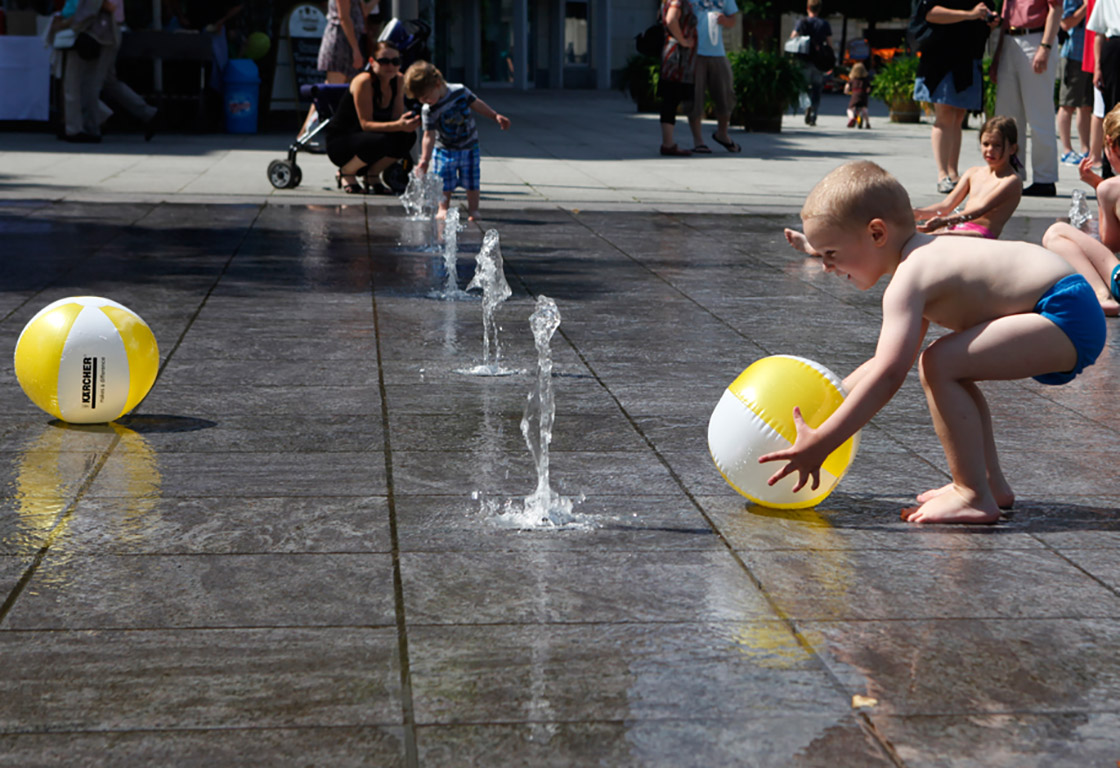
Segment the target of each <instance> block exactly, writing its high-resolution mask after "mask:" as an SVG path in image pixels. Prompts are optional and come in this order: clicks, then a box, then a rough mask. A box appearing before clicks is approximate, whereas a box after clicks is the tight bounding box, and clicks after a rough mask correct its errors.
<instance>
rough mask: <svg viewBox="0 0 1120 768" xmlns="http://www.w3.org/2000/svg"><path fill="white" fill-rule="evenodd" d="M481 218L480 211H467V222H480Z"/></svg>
mask: <svg viewBox="0 0 1120 768" xmlns="http://www.w3.org/2000/svg"><path fill="white" fill-rule="evenodd" d="M480 218H482V217H481V216H479V215H478V211H467V221H478V220H479V219H480Z"/></svg>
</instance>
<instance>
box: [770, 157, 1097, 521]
mask: <svg viewBox="0 0 1120 768" xmlns="http://www.w3.org/2000/svg"><path fill="white" fill-rule="evenodd" d="M801 220H802V223H803V226H804V234H801V233H800V232H795V231H793V230H789V229H787V230H786V231H785V234H786V238H787V240H789V242H790V244H791V245H792V246H793V247H794V248H797V249H798V250H801V251H803V252H805V253H806V254H808V255H809V256H811V257H813V258H817V259H820V260H821V263H822V266H823V267H824V270H825V271H826V272H833V273H835V274H836V275H838V276H839V277H842V278H844V279H846V280H850V281H851V282H852V283H853V284H854V285H855V286H856V287H857V288H859V289H860V290H866V289H868V288H870V287H871V286H873V285H875V283H876V282H878V280H879V278H881V277H883V276H884V275H889V276H890V282H889V283H888V285H887V287H886V289H885V291H884V292H883V323H882V327H881V329H880V331H879V341H878V343H877V345H876V348H875V355H874V356H873V357H872V358H871V359H870V360H868V361H866V362H865V363H863V364H862V365H860V366H859V367H858V368H857V369H856V370H855V371H853V372H852V373H851V374H850V375H849V376H848V377H847V378H846V379H845V380H844V387H845V389H846V390H847V391H848V393H849V394H848V397H847V399H846V400H845V401H844V402H843V404H842V405H841V406H840V407H839V408H838V409H837V410H836V412H835V413H833V414H832V416H830V417H829V418H828V420H827V421H825V422H824V423H823V424H821V426H820V427H819V428H817V429H812V428H810V427H809V426H807V425H806V424H805V422H804V421H803V420H802V419H801V414H800V412H799V411H798V410H797V409H794V420H795V422H796V424H797V440H796V441H795V442H794V444H793V446H791V447H790V448H788V449H786V450H782V451H775V452H774V453H770V454H767V455H766V456H763V457H761V458H760V459H759V461H760V462H768V461H774V462H779V461H780V462H785V464H784V465H782V467H781V468H780V469H778V471H777V472H775V473H774V475H773V476H772V477H771V478H770V481H769V482H770V484H771V485H772V484H774V483H776V482H777V481H778V480H780V479H781V478H783V477H785V476H786V475H789V474H791V473H794V472H796V473H798V480H797V488H801V487H803V486H804V485H805V484H806V483H807V482H809V481H810V479H811V480H812V483H813V486H812V487H814V488H816V487H817V485H818V483H819V479H820V467H821V463H822V462H823V461H824V459H825V457H827V456H828V455H829V454H830V453H832V451H834V450H835V449H836V448H837V447H839V446H840V445H841V444H842V443H843V442H844V441H845V440H847V439H848V438H849V437H850V436H851V435H852V434H853V433H854V432H855V431H856V430H858V429H860V428H861V427H863V425H864V424H866V423H867V422H868V420H869V419H871V417H872V416H873V415H875V413H877V412H878V411H879V409H880V408H882V407H883V406H884V405H885V404H886V403H887V401H888V400H890V399H891V397H892V396H893V395H894V393H895V392H896V391H897V390H898V388H899V387H900V386H901V385H902V382H903V380H904V379H905V378H906V374H907V371H909V369H910V366H912V365H913V364H914V360H915V358H918V357H919V355H918V353H919V351H920V350H921V345H922V340H923V338H924V337H925V334H926V330H927V329H928V328H929V324H930V323H935V324H937V325H940V326H942V327H944V328H947V329H949V330H950V331H952V333H950V334H948V335H946V336H943V337H941V338H939V339H937V340H936V341H934V342H933V343H932V344H930V345H929V346H928V347H927V348H926V349H925V351H923V352H921V356H920V359H919V360H918V369H919V373H920V374H921V380H922V387H923V388H924V389H925V393H926V400H927V401H928V403H929V409H930V413H931V414H932V416H933V423H934V427H935V428H936V430H937V436H938V438H939V439H940V440H941V445H942V447H943V448H944V450H945V457H946V459H947V460H948V464H949V471H950V473H951V474H952V478H953V481H952V482H951V483H950V484H948V485H946V486H945V487H943V488H937V489H933V490H929V491H926V492H924V493H922V494H920V495H919V496H918V497H917V501H918V505H917V506H914V507H909V508H907V509H904V510H903V511H902V517H903V519H904V520H909V521H911V522H916V523H930V522H938V523H994V522H996V521H997V520H998V519H999V516H1000V508H1001V507H1009V506H1010V505H1011V504H1012V503H1013V502H1014V494H1013V493H1012V491H1011V487H1010V486H1009V485H1008V483H1007V480H1006V479H1005V478H1004V476H1003V472H1002V471H1001V470H1000V466H999V460H998V458H997V456H996V447H995V440H994V439H993V437H992V420H991V414H990V413H989V411H988V406H987V403H986V402H985V400H984V396H983V395H982V394H981V392H980V389H979V387H978V386H977V382H979V381H986V380H1007V379H1022V378H1027V377H1033V378H1035V379H1036V380H1038V381H1040V382H1042V383H1044V384H1064V383H1065V382H1067V381H1070V380H1071V379H1073V378H1074V377H1075V376H1076V375H1077V374H1078V373H1080V372H1081V371H1082V369H1084V368H1085V367H1086V366H1088V365H1091V364H1092V363H1093V362H1094V361H1095V360H1096V359H1097V355H1099V354H1100V352H1101V350H1102V349H1103V347H1104V341H1105V321H1104V314H1103V313H1102V312H1101V308H1100V303H1099V302H1098V301H1097V297H1096V294H1095V293H1094V291H1093V289H1092V288H1091V287H1090V286H1089V284H1088V283H1087V282H1086V281H1085V278H1083V277H1082V276H1081V275H1079V274H1077V273H1076V272H1075V271H1074V269H1073V268H1072V267H1071V266H1070V265H1069V264H1068V263H1067V262H1066V261H1065V260H1064V259H1063V258H1062V257H1060V256H1058V255H1057V254H1055V253H1052V252H1050V251H1048V250H1046V249H1045V248H1042V247H1040V246H1037V245H1032V244H1029V243H1021V242H1009V241H1001V240H985V239H981V238H969V237H935V236H932V235H924V234H919V233H918V232H916V231H915V227H914V215H913V212H912V210H911V207H910V199H909V196H908V195H907V194H906V190H905V189H904V188H903V187H902V185H901V184H899V182H898V181H897V180H896V179H895V178H894V177H893V176H891V175H890V174H889V173H887V172H886V171H884V170H883V169H882V168H880V167H879V166H877V165H875V164H874V163H871V162H854V163H848V164H846V165H843V166H841V167H839V168H837V169H836V170H834V171H832V172H831V173H829V174H828V175H827V176H825V177H824V179H822V180H821V181H820V182H819V183H818V184H817V185H816V186H815V187H814V188H813V190H812V191H811V192H810V193H809V196H808V198H807V199H806V200H805V204H804V206H803V207H802V209H801Z"/></svg>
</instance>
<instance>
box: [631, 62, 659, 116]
mask: <svg viewBox="0 0 1120 768" xmlns="http://www.w3.org/2000/svg"><path fill="white" fill-rule="evenodd" d="M660 80H661V60H660V59H657V58H654V57H653V56H639V55H634V56H631V57H630V58H629V59H627V60H626V67H625V68H624V69H623V70H622V83H621V86H622V89H623V90H624V91H626V92H628V93H629V94H630V98H632V99H633V100H634V103H635V104H637V105H638V111H639V112H657V111H658V106H659V105H658V99H657V85H658V83H659V82H660Z"/></svg>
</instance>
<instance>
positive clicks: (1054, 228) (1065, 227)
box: [1042, 221, 1073, 248]
mask: <svg viewBox="0 0 1120 768" xmlns="http://www.w3.org/2000/svg"><path fill="white" fill-rule="evenodd" d="M1072 229H1073V226H1072V225H1070V224H1068V223H1066V222H1064V221H1058V222H1055V223H1053V224H1051V225H1050V226H1049V227H1048V228H1047V230H1046V232H1045V233H1043V235H1042V247H1043V248H1050V244H1051V243H1053V242H1055V241H1057V240H1060V239H1062V238H1067V239H1068V236H1069V232H1070V231H1071V230H1072Z"/></svg>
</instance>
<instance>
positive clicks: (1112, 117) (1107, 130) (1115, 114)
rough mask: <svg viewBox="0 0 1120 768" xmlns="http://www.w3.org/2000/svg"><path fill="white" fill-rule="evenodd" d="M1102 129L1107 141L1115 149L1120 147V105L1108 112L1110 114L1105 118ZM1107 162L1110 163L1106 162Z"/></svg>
mask: <svg viewBox="0 0 1120 768" xmlns="http://www.w3.org/2000/svg"><path fill="white" fill-rule="evenodd" d="M1102 128H1103V129H1104V138H1105V141H1107V142H1108V143H1109V144H1111V145H1112V146H1114V147H1120V104H1117V105H1116V106H1115V107H1113V108H1112V109H1110V110H1108V114H1107V115H1105V116H1104V123H1103V125H1102ZM1105 162H1106V163H1107V162H1108V161H1107V160H1105Z"/></svg>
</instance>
